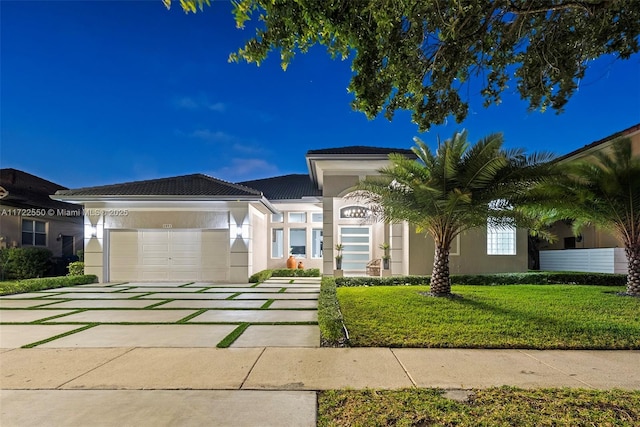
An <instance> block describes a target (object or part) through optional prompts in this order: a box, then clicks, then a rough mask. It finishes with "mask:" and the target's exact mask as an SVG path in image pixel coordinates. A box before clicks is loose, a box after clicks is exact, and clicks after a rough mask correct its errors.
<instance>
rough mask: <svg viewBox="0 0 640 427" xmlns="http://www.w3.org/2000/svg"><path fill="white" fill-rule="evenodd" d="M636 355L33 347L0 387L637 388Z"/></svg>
mask: <svg viewBox="0 0 640 427" xmlns="http://www.w3.org/2000/svg"><path fill="white" fill-rule="evenodd" d="M638 366H640V351H554V350H550V351H540V350H475V349H389V348H343V349H339V348H338V349H334V348H277V347H266V348H230V349H216V348H64V349H62V348H57V349H56V348H32V349H12V350H5V351H3V352H2V353H1V354H0V372H1V378H0V387H1V388H2V389H65V390H74V389H75V390H78V389H82V390H87V389H91V390H99V389H103V390H122V389H125V390H143V389H162V390H174V389H194V390H308V391H314V390H327V389H336V388H343V387H350V388H356V389H358V388H367V387H370V388H385V389H391V388H401V387H414V386H417V387H440V388H445V389H469V388H484V387H491V386H499V385H505V384H506V385H512V386H517V387H525V388H532V387H583V388H597V389H607V388H623V389H640V369H638Z"/></svg>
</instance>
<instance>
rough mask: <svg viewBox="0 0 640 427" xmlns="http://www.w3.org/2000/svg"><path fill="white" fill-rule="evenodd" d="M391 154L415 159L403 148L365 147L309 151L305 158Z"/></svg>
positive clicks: (353, 146)
mask: <svg viewBox="0 0 640 427" xmlns="http://www.w3.org/2000/svg"><path fill="white" fill-rule="evenodd" d="M391 153H399V154H404V155H407V156H411V157H415V154H414V153H413V151H411V150H408V149H405V148H384V147H369V146H365V145H351V146H347V147H335V148H323V149H320V150H309V151H307V157H310V156H317V155H321V156H325V155H336V156H341V155H348V156H353V155H355V156H368V155H378V156H380V155H382V156H388V155H389V154H391Z"/></svg>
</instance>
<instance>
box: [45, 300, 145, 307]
mask: <svg viewBox="0 0 640 427" xmlns="http://www.w3.org/2000/svg"><path fill="white" fill-rule="evenodd" d="M153 304H157V301H149V300H138V299H107V300H105V299H102V300H95V299H86V300H78V299H76V300H72V301H58V302H54V303H53V304H49V305H48V306H47V307H51V308H145V307H148V306H150V305H153Z"/></svg>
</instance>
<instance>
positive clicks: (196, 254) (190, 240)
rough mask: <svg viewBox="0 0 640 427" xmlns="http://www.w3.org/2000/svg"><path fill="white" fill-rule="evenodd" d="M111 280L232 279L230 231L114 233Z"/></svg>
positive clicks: (110, 261) (110, 263)
mask: <svg viewBox="0 0 640 427" xmlns="http://www.w3.org/2000/svg"><path fill="white" fill-rule="evenodd" d="M109 250H110V256H109V265H110V267H109V268H110V280H129V281H131V280H142V281H182V280H187V281H228V280H229V233H228V230H137V231H133V230H121V231H120V230H118V231H115V230H114V231H112V232H111V233H110V249H109Z"/></svg>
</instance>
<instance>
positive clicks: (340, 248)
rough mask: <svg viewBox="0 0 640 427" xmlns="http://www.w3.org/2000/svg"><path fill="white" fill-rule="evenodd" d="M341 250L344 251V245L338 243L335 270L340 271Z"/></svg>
mask: <svg viewBox="0 0 640 427" xmlns="http://www.w3.org/2000/svg"><path fill="white" fill-rule="evenodd" d="M342 249H344V245H343V244H342V243H338V244H337V245H336V252H337V254H336V270H342Z"/></svg>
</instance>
